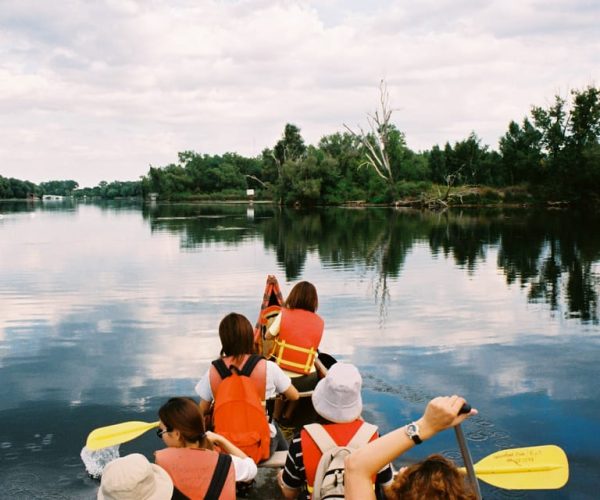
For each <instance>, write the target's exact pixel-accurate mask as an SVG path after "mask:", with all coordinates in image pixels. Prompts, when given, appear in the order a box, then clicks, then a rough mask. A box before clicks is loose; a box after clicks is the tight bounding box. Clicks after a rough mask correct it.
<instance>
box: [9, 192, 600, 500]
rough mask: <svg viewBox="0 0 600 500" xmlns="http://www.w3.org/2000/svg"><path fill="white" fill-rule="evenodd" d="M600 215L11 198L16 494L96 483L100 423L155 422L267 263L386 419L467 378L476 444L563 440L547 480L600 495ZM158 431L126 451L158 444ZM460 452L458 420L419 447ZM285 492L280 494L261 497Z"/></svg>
mask: <svg viewBox="0 0 600 500" xmlns="http://www.w3.org/2000/svg"><path fill="white" fill-rule="evenodd" d="M599 222H600V220H599V219H598V218H593V217H592V216H590V215H587V214H575V213H568V212H562V211H551V212H547V211H544V212H534V211H514V212H507V211H504V212H495V211H489V212H466V211H462V212H453V213H448V214H433V215H432V214H421V213H416V212H401V211H393V210H387V209H367V210H348V209H330V210H323V211H318V212H311V213H304V212H298V211H287V210H284V211H280V210H279V209H275V208H272V207H268V206H255V207H254V209H252V208H249V207H247V206H245V205H242V206H226V207H207V206H192V205H175V206H160V205H159V206H155V207H148V206H146V207H141V206H136V205H132V204H120V205H119V204H112V205H90V204H79V205H76V204H58V205H47V204H46V205H39V204H38V205H28V204H25V203H23V204H7V203H4V204H0V382H1V383H0V421H1V422H2V425H1V426H0V498H27V499H30V498H44V499H48V498H50V499H63V498H90V499H91V498H95V494H96V488H97V483H96V482H95V481H94V480H92V479H89V478H88V477H87V475H86V472H85V469H84V466H83V464H82V462H81V460H80V458H79V454H80V451H81V448H82V446H83V444H84V442H85V438H86V436H87V434H88V433H89V431H91V430H92V429H94V428H96V427H100V426H103V425H108V424H112V423H116V422H121V421H125V420H146V421H153V420H156V418H157V417H156V411H157V409H158V407H159V406H160V404H162V402H164V400H165V399H166V398H168V397H170V396H173V395H192V394H193V386H194V384H195V382H196V381H197V379H198V378H199V377H200V376H201V374H202V373H203V372H204V370H205V369H206V367H207V365H208V363H209V361H210V360H211V359H214V358H215V357H216V356H217V354H218V351H219V349H218V342H216V341H215V339H217V333H216V331H217V326H218V323H219V320H220V318H221V317H222V316H223V315H225V314H226V313H228V312H230V311H237V312H241V313H243V314H246V315H247V316H248V317H249V318H250V320H251V321H252V322H253V323H254V321H255V320H256V317H257V314H258V308H259V305H260V300H261V295H262V292H263V288H264V282H265V279H266V275H267V273H273V274H275V275H277V277H278V279H279V282H280V284H281V287H282V291H283V293H284V295H285V294H286V293H287V292H288V291H289V290H290V288H291V286H292V285H293V284H294V282H296V281H298V280H300V279H306V280H309V281H312V282H314V283H315V284H316V285H317V288H318V290H319V294H320V311H319V312H320V313H321V314H322V316H323V317H324V318H325V321H326V333H325V337H324V342H323V346H322V347H323V349H324V350H325V351H327V352H329V353H332V354H334V355H335V356H336V357H337V358H338V359H342V360H347V361H351V362H353V363H355V364H356V365H358V367H359V368H360V370H361V372H362V373H363V375H364V385H365V387H364V389H365V390H364V399H365V416H366V418H367V419H369V420H371V421H374V422H375V423H377V424H378V425H379V426H380V428H381V429H382V430H383V431H388V430H389V429H391V428H393V427H396V426H400V425H403V424H404V423H406V422H407V421H409V420H411V419H413V418H416V417H418V416H419V415H420V412H421V411H422V408H423V406H424V404H425V402H426V401H427V400H428V398H430V397H432V396H435V395H438V394H448V393H459V394H463V395H465V396H466V397H467V398H468V400H469V401H470V402H471V403H472V404H473V405H474V406H475V407H477V408H478V409H479V411H480V416H478V417H477V418H474V419H472V420H471V421H469V422H468V423H467V424H465V426H464V430H465V433H466V434H467V437H468V440H469V441H468V442H469V446H470V449H471V454H472V455H473V458H474V460H475V461H477V460H479V459H481V458H483V457H485V456H486V455H488V454H490V453H493V452H495V451H497V450H499V449H506V448H512V447H521V446H533V445H542V444H556V445H559V446H561V447H562V448H563V449H564V450H565V451H566V452H567V455H568V457H569V463H570V467H571V477H570V481H569V483H568V484H567V486H566V487H565V488H563V489H562V490H558V491H550V492H537V493H533V492H529V493H524V492H509V491H503V490H498V489H494V488H491V487H487V486H486V485H482V489H483V492H484V496H485V497H486V498H553V499H554V498H574V499H586V498H597V493H596V494H594V491H597V485H596V483H597V482H598V479H599V477H600V475H599V472H598V471H599V470H600V418H599V416H600V397H599V396H600V389H599V384H598V379H599V378H600V363H599V361H600V356H599V354H600V348H599V345H600V328H599V326H598V320H599V311H598V294H599V293H600V232H599V231H598V228H599V227H600V224H599ZM160 446H161V443H160V442H159V441H158V440H157V438H156V436H155V435H154V434H153V433H148V434H147V435H144V436H143V437H141V438H139V439H137V440H135V441H133V442H131V443H129V444H126V445H123V446H122V447H121V454H122V455H124V454H127V453H130V452H132V451H140V452H143V453H145V454H147V456H148V457H151V453H152V451H153V450H155V449H156V448H158V447H160ZM434 451H443V452H445V453H446V454H448V455H450V456H452V457H456V458H457V459H460V458H459V457H460V455H459V453H458V451H457V445H456V442H455V440H454V434H453V433H452V432H447V433H445V434H442V435H439V436H437V437H436V438H435V439H433V440H431V441H430V442H427V443H425V444H424V445H422V446H420V447H418V448H417V449H414V450H411V452H409V453H408V454H407V455H406V456H405V458H406V460H416V459H418V458H420V457H423V456H425V455H427V454H429V453H432V452H434ZM271 495H272V493H266V494H265V497H268V496H271Z"/></svg>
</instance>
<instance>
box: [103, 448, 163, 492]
mask: <svg viewBox="0 0 600 500" xmlns="http://www.w3.org/2000/svg"><path fill="white" fill-rule="evenodd" d="M172 494H173V481H171V478H170V477H169V474H167V472H166V471H165V470H164V469H163V468H162V467H160V466H158V465H156V464H151V463H150V462H149V461H148V459H147V458H146V457H145V456H144V455H141V454H139V453H132V454H130V455H127V456H124V457H121V458H117V459H115V460H113V461H112V462H110V463H109V464H108V465H107V466H106V467H105V468H104V471H103V473H102V479H101V482H100V489H99V490H98V500H169V499H170V498H171V495H172Z"/></svg>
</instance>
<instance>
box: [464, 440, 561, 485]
mask: <svg viewBox="0 0 600 500" xmlns="http://www.w3.org/2000/svg"><path fill="white" fill-rule="evenodd" d="M474 469H475V474H476V475H477V477H478V478H479V479H481V480H482V481H485V482H486V483H488V484H491V485H492V486H496V487H498V488H503V489H505V490H555V489H558V488H562V487H563V486H564V485H565V484H566V483H567V481H568V480H569V462H568V460H567V455H566V454H565V452H564V451H563V450H562V449H561V448H559V447H558V446H555V445H552V444H550V445H545V446H530V447H527V448H512V449H510V450H500V451H497V452H495V453H492V454H491V455H488V456H487V457H485V458H482V459H481V460H480V461H479V462H477V463H476V464H475V466H474ZM461 470H462V471H463V472H465V468H464V467H463V468H461Z"/></svg>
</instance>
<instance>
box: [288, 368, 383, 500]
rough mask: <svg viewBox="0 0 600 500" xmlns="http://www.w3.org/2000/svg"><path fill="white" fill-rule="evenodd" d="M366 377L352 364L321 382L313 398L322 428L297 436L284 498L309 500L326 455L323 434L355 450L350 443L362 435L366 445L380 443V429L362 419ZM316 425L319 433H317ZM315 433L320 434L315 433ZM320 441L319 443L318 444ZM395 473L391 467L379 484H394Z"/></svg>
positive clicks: (379, 476)
mask: <svg viewBox="0 0 600 500" xmlns="http://www.w3.org/2000/svg"><path fill="white" fill-rule="evenodd" d="M361 389H362V377H361V376H360V373H359V371H358V369H357V368H356V367H355V366H354V365H352V364H350V363H336V364H334V365H333V366H332V367H331V368H330V369H329V372H328V373H327V376H326V377H325V378H323V379H321V380H320V381H319V383H318V384H317V386H316V387H315V390H314V391H313V394H312V403H313V406H314V408H315V411H316V412H317V413H318V414H319V416H320V424H311V425H308V426H304V427H303V428H302V430H301V431H300V432H299V433H298V434H296V435H295V436H294V439H293V440H292V442H291V444H290V449H289V451H288V455H287V457H286V461H285V467H284V468H283V469H282V470H281V471H280V472H279V475H278V481H279V486H280V488H281V491H282V493H283V496H284V497H285V498H288V499H294V498H303V499H309V498H311V496H312V491H313V486H314V485H315V479H316V475H317V467H318V464H319V461H320V459H321V456H322V455H323V452H322V451H321V449H322V448H321V446H322V439H321V438H319V437H318V436H319V435H320V434H321V433H322V430H324V431H325V432H326V434H328V436H327V439H329V438H331V439H329V440H330V441H331V440H333V441H334V442H335V445H337V446H350V447H352V448H353V447H354V443H355V442H356V440H355V442H354V443H353V444H350V442H351V441H352V440H353V438H355V436H356V437H357V438H358V435H361V436H362V437H361V438H360V439H359V441H362V440H363V438H364V443H362V444H366V443H367V442H369V441H372V440H374V439H377V437H379V434H378V433H377V427H375V426H371V425H370V424H367V423H366V422H365V421H364V420H362V419H361V418H360V414H361V412H362V407H363V405H362V397H361ZM315 425H316V427H317V429H315ZM315 431H317V432H316V433H315ZM317 441H319V442H317ZM392 480H393V470H392V466H391V464H387V465H386V466H385V467H383V468H382V469H381V470H380V471H379V473H378V474H377V478H376V480H375V483H376V484H377V485H379V486H381V487H383V488H384V489H386V488H387V487H388V486H389V485H391V484H392Z"/></svg>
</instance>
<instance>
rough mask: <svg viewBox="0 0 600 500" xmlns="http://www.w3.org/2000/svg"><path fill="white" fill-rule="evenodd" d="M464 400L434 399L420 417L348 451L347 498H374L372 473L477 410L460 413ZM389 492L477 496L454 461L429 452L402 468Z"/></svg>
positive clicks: (448, 498) (455, 499)
mask: <svg viewBox="0 0 600 500" xmlns="http://www.w3.org/2000/svg"><path fill="white" fill-rule="evenodd" d="M464 404H465V400H464V399H463V398H461V397H459V396H446V397H437V398H435V399H432V400H431V401H430V402H429V403H428V404H427V407H426V408H425V413H424V414H423V416H422V417H421V418H420V419H419V420H417V421H416V422H412V423H410V424H408V425H406V426H404V427H400V428H399V429H396V430H394V431H392V432H390V433H388V434H386V435H385V436H383V437H380V438H379V439H376V440H375V441H371V442H370V443H369V444H367V445H366V446H363V447H362V448H360V449H358V450H356V451H354V452H353V453H352V454H351V455H348V457H346V460H345V465H346V473H345V486H346V489H345V495H346V498H347V499H350V500H367V499H373V500H374V499H375V493H374V492H373V484H372V481H371V478H372V476H373V475H374V474H376V473H377V471H378V470H379V469H380V468H381V467H382V466H384V465H385V464H386V463H389V462H391V461H392V460H394V459H396V458H398V457H399V456H400V455H402V454H403V453H404V452H406V451H408V450H409V449H411V448H412V447H413V446H415V445H416V444H420V443H421V442H422V441H424V440H426V439H429V438H431V437H433V436H434V435H435V434H437V433H438V432H441V431H443V430H445V429H449V428H450V427H454V426H456V425H458V424H460V423H461V422H462V421H463V420H465V419H466V418H468V417H470V416H472V415H476V414H477V410H475V409H472V410H471V411H470V412H469V413H466V414H459V411H460V409H461V408H462V407H463V405H464ZM386 494H387V498H388V499H398V500H400V499H402V500H406V499H409V500H413V499H414V500H417V499H421V498H428V499H431V500H475V499H476V496H475V493H474V491H473V490H472V488H471V487H470V485H468V484H467V482H466V481H465V477H464V476H463V475H462V474H461V473H460V472H459V471H458V469H457V468H456V466H455V465H454V463H453V462H451V461H450V460H447V459H446V458H444V457H442V456H441V455H430V456H429V457H428V458H426V459H425V460H424V461H422V462H420V463H418V464H414V465H411V466H410V467H404V468H402V469H401V470H400V472H399V473H398V474H397V475H396V478H395V479H394V482H393V483H392V484H391V486H390V490H389V491H388V492H386Z"/></svg>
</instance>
